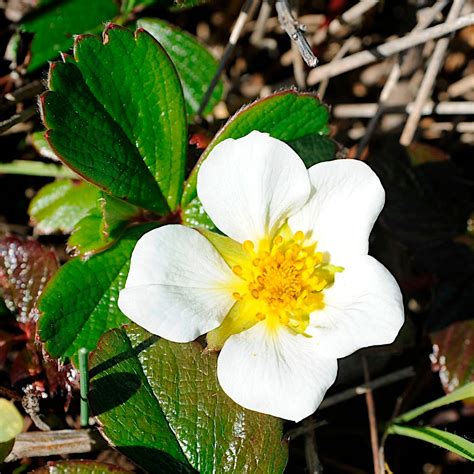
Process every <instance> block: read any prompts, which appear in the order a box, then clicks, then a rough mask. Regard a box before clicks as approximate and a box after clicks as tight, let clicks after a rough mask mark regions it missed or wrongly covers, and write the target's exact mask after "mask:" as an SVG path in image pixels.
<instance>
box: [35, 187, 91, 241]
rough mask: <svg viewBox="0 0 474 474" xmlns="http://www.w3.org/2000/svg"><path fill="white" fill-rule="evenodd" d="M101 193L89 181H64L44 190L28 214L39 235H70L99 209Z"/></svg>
mask: <svg viewBox="0 0 474 474" xmlns="http://www.w3.org/2000/svg"><path fill="white" fill-rule="evenodd" d="M99 196H100V190H99V189H98V188H96V187H95V186H91V185H90V184H89V183H86V182H85V181H82V182H76V181H73V180H71V179H61V180H58V181H54V182H53V183H50V184H47V185H46V186H44V187H43V188H41V189H40V190H39V192H38V194H36V196H35V197H34V198H33V199H32V200H31V202H30V206H29V208H28V213H29V215H30V218H31V223H32V224H33V226H34V228H35V233H36V234H52V233H54V232H63V233H65V234H68V233H70V232H71V231H72V230H73V228H74V226H75V225H76V224H77V223H78V222H79V221H80V220H81V219H82V218H83V217H85V216H86V215H87V214H88V213H89V212H90V211H91V210H92V209H94V208H95V207H96V206H97V200H98V199H99Z"/></svg>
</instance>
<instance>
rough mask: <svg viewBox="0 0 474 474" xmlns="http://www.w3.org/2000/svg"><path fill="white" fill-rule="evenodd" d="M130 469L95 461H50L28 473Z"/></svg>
mask: <svg viewBox="0 0 474 474" xmlns="http://www.w3.org/2000/svg"><path fill="white" fill-rule="evenodd" d="M130 472H131V471H125V470H124V469H122V468H120V467H118V466H114V465H112V464H106V463H103V462H97V461H50V462H48V464H47V465H46V466H45V467H40V468H38V469H35V470H34V471H30V474H109V473H110V474H128V473H130Z"/></svg>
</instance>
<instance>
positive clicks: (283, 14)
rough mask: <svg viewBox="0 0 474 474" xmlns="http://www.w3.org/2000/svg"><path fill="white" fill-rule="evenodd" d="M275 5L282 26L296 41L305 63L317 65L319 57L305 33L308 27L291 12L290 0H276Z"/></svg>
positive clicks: (311, 65) (312, 65)
mask: <svg viewBox="0 0 474 474" xmlns="http://www.w3.org/2000/svg"><path fill="white" fill-rule="evenodd" d="M275 7H276V10H277V14H278V20H279V22H280V24H281V26H282V28H283V29H284V30H285V31H286V32H287V33H288V36H289V37H290V38H291V39H292V40H293V41H295V42H296V45H297V46H298V49H299V51H300V54H301V56H302V57H303V59H304V61H305V63H306V64H307V65H308V66H309V67H315V66H316V65H317V64H318V58H317V57H316V56H315V55H314V53H313V50H312V49H311V46H310V45H309V43H308V40H307V39H306V36H305V35H304V32H305V30H306V28H305V26H304V25H302V24H301V23H299V22H298V20H297V19H296V18H295V17H294V16H293V14H292V13H291V10H290V6H289V5H288V0H276V3H275Z"/></svg>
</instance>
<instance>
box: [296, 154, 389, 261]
mask: <svg viewBox="0 0 474 474" xmlns="http://www.w3.org/2000/svg"><path fill="white" fill-rule="evenodd" d="M309 175H310V179H311V183H312V185H313V192H314V194H313V196H312V197H311V199H310V200H309V202H308V204H307V205H306V206H305V207H304V208H303V209H302V210H301V211H300V212H298V213H296V214H295V215H293V216H292V217H291V218H290V219H289V221H288V223H289V225H290V227H291V229H292V230H293V231H294V232H296V231H298V230H302V231H303V232H312V237H313V239H314V240H316V241H317V242H318V250H320V251H322V252H329V254H330V259H331V263H334V264H336V265H344V259H345V258H347V257H348V256H354V255H366V254H367V252H368V247H369V235H370V232H371V230H372V227H373V225H374V223H375V221H376V219H377V217H378V215H379V214H380V211H381V210H382V208H383V205H384V202H385V191H384V189H383V187H382V184H381V183H380V180H379V178H378V177H377V175H376V174H375V173H374V172H373V171H372V170H371V169H370V167H369V166H367V165H366V164H365V163H363V162H361V161H357V160H335V161H329V162H325V163H318V164H317V165H314V166H313V167H311V168H310V169H309Z"/></svg>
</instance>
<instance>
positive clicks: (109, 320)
mask: <svg viewBox="0 0 474 474" xmlns="http://www.w3.org/2000/svg"><path fill="white" fill-rule="evenodd" d="M151 228H153V226H151V225H144V226H137V227H133V228H131V229H130V230H128V231H127V232H126V233H125V234H124V236H123V237H122V238H121V239H120V241H119V242H118V243H117V244H116V245H114V246H113V247H112V248H110V249H108V250H107V251H104V252H102V253H100V254H97V255H94V256H92V257H90V258H89V259H88V260H85V261H83V260H81V259H80V258H75V259H72V260H70V261H69V262H67V263H66V264H65V265H64V266H63V267H61V269H60V270H59V272H58V273H57V274H56V277H55V278H53V279H52V280H51V281H50V283H49V284H48V285H47V287H46V289H45V290H44V292H43V294H42V295H41V298H40V300H39V302H38V309H39V311H40V313H41V318H40V320H39V324H38V327H39V333H40V337H41V339H42V340H43V341H44V343H45V345H46V350H47V351H48V353H49V354H51V355H52V356H53V357H59V358H62V359H64V358H65V357H74V356H76V354H77V351H78V350H79V349H80V348H81V347H85V348H86V349H89V350H91V349H94V348H95V346H96V344H97V341H98V340H99V338H100V336H101V335H102V334H103V333H104V332H105V331H107V330H108V329H110V328H114V327H118V326H120V325H121V324H123V323H125V322H127V318H126V317H125V316H124V315H123V314H122V312H121V311H120V310H119V308H118V306H117V299H118V294H119V291H120V290H121V289H122V288H123V287H124V285H125V281H126V278H127V274H128V269H129V266H130V256H131V253H132V250H133V248H134V247H135V244H136V242H137V240H138V239H139V238H140V237H141V236H142V235H143V234H144V233H145V232H147V231H148V230H151Z"/></svg>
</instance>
